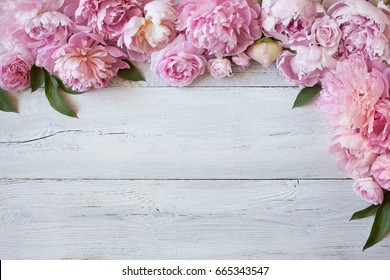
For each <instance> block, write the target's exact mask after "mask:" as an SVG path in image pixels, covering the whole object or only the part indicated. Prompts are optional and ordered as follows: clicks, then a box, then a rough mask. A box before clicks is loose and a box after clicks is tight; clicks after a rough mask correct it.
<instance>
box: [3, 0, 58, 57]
mask: <svg viewBox="0 0 390 280" xmlns="http://www.w3.org/2000/svg"><path fill="white" fill-rule="evenodd" d="M63 3H64V0H51V1H47V0H4V1H2V2H1V3H0V26H1V27H2V32H0V41H1V42H2V44H3V45H4V46H5V47H6V48H7V49H12V48H14V47H15V46H18V47H23V48H25V47H26V45H25V43H26V41H27V42H28V41H29V38H28V37H27V35H25V34H24V33H25V30H24V28H25V27H26V26H27V25H28V24H29V23H30V22H31V20H32V19H33V18H34V17H36V16H38V15H40V14H42V13H46V12H53V11H57V10H58V9H59V8H60V7H61V6H62V5H63ZM23 32H24V33H23Z"/></svg>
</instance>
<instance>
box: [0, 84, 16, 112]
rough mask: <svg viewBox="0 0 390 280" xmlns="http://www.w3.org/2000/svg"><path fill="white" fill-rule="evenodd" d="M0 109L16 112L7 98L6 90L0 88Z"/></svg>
mask: <svg viewBox="0 0 390 280" xmlns="http://www.w3.org/2000/svg"><path fill="white" fill-rule="evenodd" d="M0 111H4V112H14V113H16V109H15V107H14V106H13V105H12V103H11V101H10V100H9V99H8V97H7V94H6V92H5V91H3V90H2V89H0Z"/></svg>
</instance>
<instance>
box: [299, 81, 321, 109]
mask: <svg viewBox="0 0 390 280" xmlns="http://www.w3.org/2000/svg"><path fill="white" fill-rule="evenodd" d="M321 90H322V87H321V86H320V85H315V86H314V87H307V88H304V89H302V90H301V92H300V93H299V94H298V96H297V99H296V100H295V102H294V106H293V109H294V108H298V107H302V106H304V105H306V104H307V103H309V102H310V101H311V100H313V98H314V97H315V96H316V95H317V94H318V93H319V92H320V91H321Z"/></svg>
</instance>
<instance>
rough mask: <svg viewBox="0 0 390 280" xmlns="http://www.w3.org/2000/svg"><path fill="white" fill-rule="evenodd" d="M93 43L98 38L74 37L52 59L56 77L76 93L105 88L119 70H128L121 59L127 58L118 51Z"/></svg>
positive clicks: (83, 34)
mask: <svg viewBox="0 0 390 280" xmlns="http://www.w3.org/2000/svg"><path fill="white" fill-rule="evenodd" d="M91 37H93V39H92V38H91ZM94 39H97V37H96V35H95V36H91V35H88V34H86V33H79V34H75V35H73V36H72V37H71V38H70V39H69V43H68V44H66V45H64V46H63V47H61V48H59V49H58V50H56V51H55V52H54V54H53V55H52V58H53V60H54V73H55V74H56V75H58V76H59V77H60V79H61V80H62V81H63V82H64V83H65V84H66V85H67V86H68V87H71V88H72V89H74V90H76V91H80V92H85V91H88V90H89V89H99V88H103V87H106V86H107V84H108V82H109V81H110V80H111V79H112V78H113V77H114V76H116V74H117V72H118V70H119V69H124V68H128V67H129V65H128V64H127V63H125V62H123V61H121V60H120V59H119V58H118V57H123V56H124V54H123V53H122V52H121V51H120V50H119V49H117V48H115V47H108V46H103V45H99V42H98V41H96V40H94ZM101 40H102V38H101Z"/></svg>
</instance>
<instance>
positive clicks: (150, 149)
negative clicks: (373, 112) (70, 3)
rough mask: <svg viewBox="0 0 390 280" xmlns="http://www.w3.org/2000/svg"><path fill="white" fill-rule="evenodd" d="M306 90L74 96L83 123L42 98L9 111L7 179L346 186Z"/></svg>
mask: <svg viewBox="0 0 390 280" xmlns="http://www.w3.org/2000/svg"><path fill="white" fill-rule="evenodd" d="M296 95H297V90H296V89H283V90H281V89H276V88H263V89H259V88H213V89H204V88H187V89H176V88H174V89H173V88H171V89H168V88H167V89H164V90H162V89H158V88H137V89H132V88H111V89H105V90H102V91H100V92H91V93H87V94H84V95H82V96H76V97H74V96H72V102H74V103H73V104H74V107H75V108H76V109H77V111H78V113H79V117H80V119H72V118H69V117H65V116H62V115H60V114H59V113H57V112H55V111H54V110H53V109H52V108H51V107H50V106H49V105H48V103H47V101H46V99H45V97H44V94H43V92H42V91H39V92H37V93H35V94H33V95H31V94H27V93H25V94H21V95H20V96H18V99H19V109H20V111H21V112H20V114H6V113H0V131H1V133H0V154H1V155H2V158H3V159H6V160H5V161H2V164H1V168H0V178H71V179H72V178H78V179H84V178H92V179H95V178H100V179H281V178H287V179H295V178H296V179H300V178H345V177H346V176H345V175H344V174H341V173H340V172H339V171H338V170H337V167H336V160H335V159H334V158H333V157H331V156H330V155H329V154H328V147H329V144H330V143H329V142H330V141H329V139H330V138H331V135H332V130H331V128H330V127H329V126H328V125H326V123H325V121H324V118H323V116H322V115H321V113H319V112H318V111H317V110H316V108H315V105H313V106H308V107H307V108H303V109H297V110H291V106H292V104H293V102H294V99H295V97H296Z"/></svg>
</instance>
